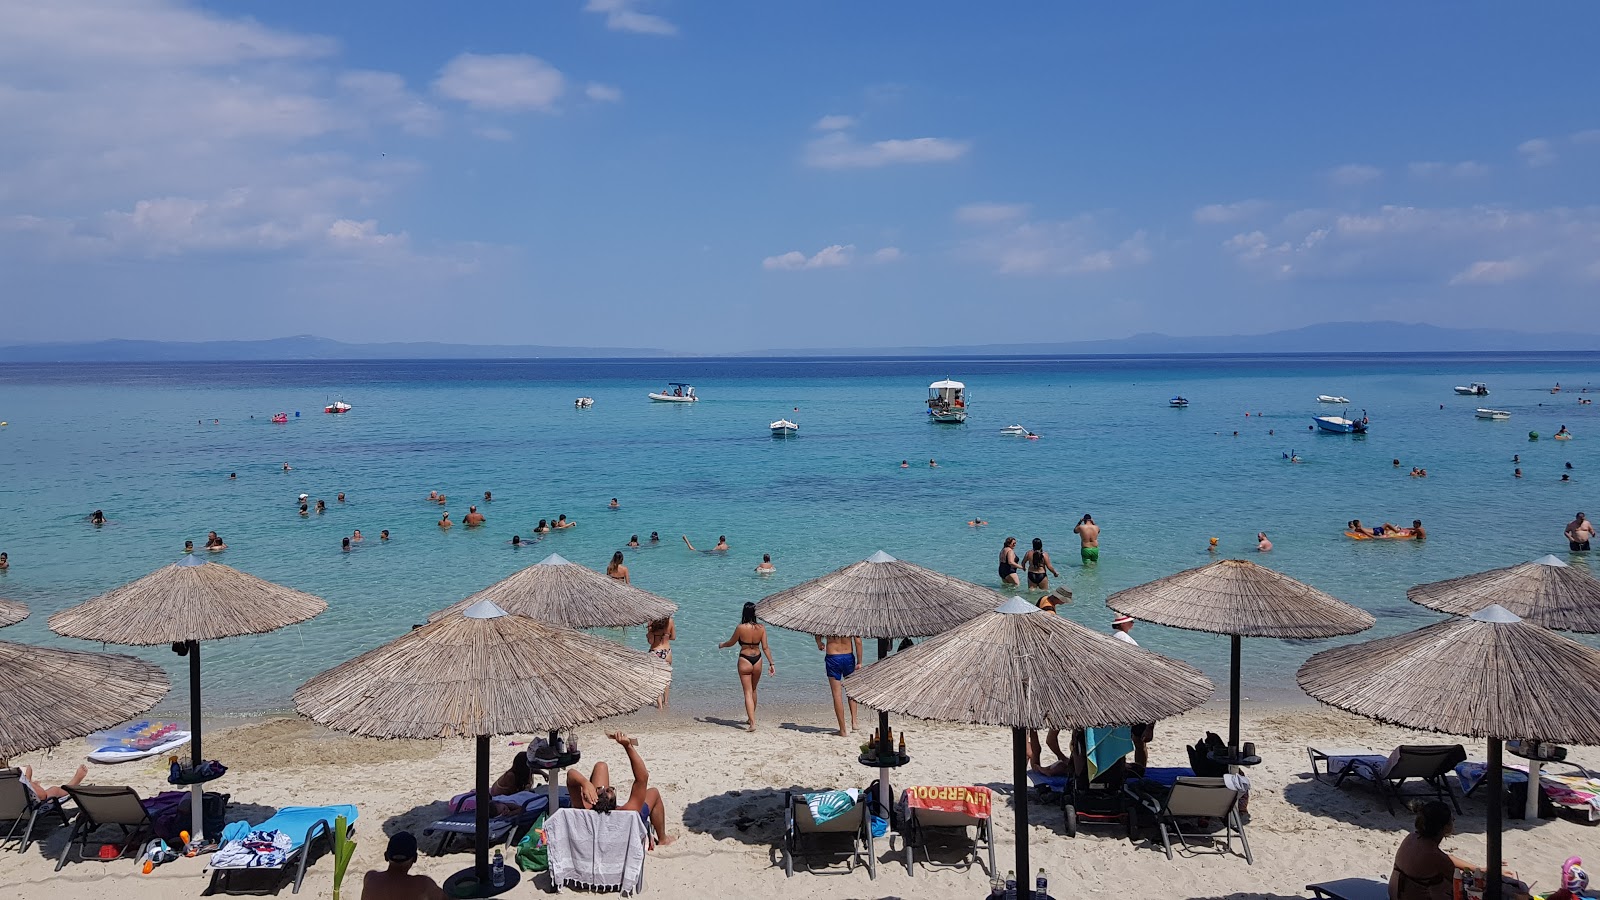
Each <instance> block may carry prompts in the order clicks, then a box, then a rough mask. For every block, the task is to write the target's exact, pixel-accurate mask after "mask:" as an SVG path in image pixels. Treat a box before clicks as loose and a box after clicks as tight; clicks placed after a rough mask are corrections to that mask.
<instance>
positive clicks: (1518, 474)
mask: <svg viewBox="0 0 1600 900" xmlns="http://www.w3.org/2000/svg"><path fill="white" fill-rule="evenodd" d="M1511 477H1512V478H1521V477H1522V470H1521V469H1515V470H1513V471H1512V472H1511Z"/></svg>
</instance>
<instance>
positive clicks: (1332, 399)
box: [1317, 394, 1350, 406]
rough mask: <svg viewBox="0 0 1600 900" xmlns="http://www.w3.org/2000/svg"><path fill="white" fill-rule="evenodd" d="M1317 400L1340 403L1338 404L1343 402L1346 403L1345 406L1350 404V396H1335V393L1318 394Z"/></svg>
mask: <svg viewBox="0 0 1600 900" xmlns="http://www.w3.org/2000/svg"><path fill="white" fill-rule="evenodd" d="M1317 402H1318V403H1338V404H1341V405H1344V406H1349V405H1350V398H1349V397H1338V396H1335V395H1333V394H1318V395H1317Z"/></svg>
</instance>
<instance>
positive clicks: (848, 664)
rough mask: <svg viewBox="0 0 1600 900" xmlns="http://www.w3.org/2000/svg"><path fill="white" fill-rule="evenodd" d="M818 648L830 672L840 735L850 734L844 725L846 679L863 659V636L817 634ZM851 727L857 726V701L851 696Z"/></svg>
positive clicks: (830, 687) (829, 683)
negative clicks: (826, 635)
mask: <svg viewBox="0 0 1600 900" xmlns="http://www.w3.org/2000/svg"><path fill="white" fill-rule="evenodd" d="M816 637H817V649H818V650H821V651H822V652H823V653H824V654H826V655H825V656H823V658H822V662H823V666H824V667H825V668H826V669H827V672H828V689H829V690H831V691H832V692H833V712H834V714H835V715H837V716H838V717H839V736H840V737H846V736H848V735H849V734H850V732H849V730H847V729H846V728H845V727H844V704H845V692H844V679H845V677H846V676H848V675H849V674H850V673H851V672H854V671H855V670H856V665H857V664H858V663H860V661H861V638H858V637H840V636H838V635H829V636H828V637H823V636H822V635H820V634H819V635H817V636H816ZM850 727H851V728H855V727H856V701H855V698H850Z"/></svg>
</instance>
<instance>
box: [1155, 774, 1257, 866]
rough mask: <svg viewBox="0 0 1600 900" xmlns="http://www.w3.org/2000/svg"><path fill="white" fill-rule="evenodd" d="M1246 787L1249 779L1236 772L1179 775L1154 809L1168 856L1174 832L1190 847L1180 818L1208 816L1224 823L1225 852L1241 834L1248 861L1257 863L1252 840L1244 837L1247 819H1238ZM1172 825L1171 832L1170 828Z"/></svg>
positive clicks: (1209, 818)
mask: <svg viewBox="0 0 1600 900" xmlns="http://www.w3.org/2000/svg"><path fill="white" fill-rule="evenodd" d="M1245 787H1246V782H1245V781H1244V780H1243V779H1242V778H1241V777H1240V776H1237V775H1224V776H1223V777H1221V778H1199V777H1195V778H1179V779H1178V780H1177V782H1176V783H1175V784H1173V786H1172V791H1171V792H1170V793H1168V794H1167V796H1166V797H1165V798H1163V799H1162V800H1161V805H1160V806H1159V807H1158V808H1157V809H1156V810H1155V813H1156V817H1157V820H1158V822H1159V824H1160V826H1161V846H1162V847H1163V848H1164V849H1165V850H1166V851H1167V859H1171V858H1172V834H1177V836H1178V842H1179V843H1180V844H1182V845H1183V847H1184V849H1188V847H1189V836H1188V835H1186V834H1184V833H1183V826H1182V825H1181V824H1180V820H1183V819H1205V820H1208V821H1212V822H1216V823H1218V824H1220V825H1221V826H1222V835H1223V848H1222V852H1224V853H1227V852H1232V850H1233V837H1234V835H1238V836H1239V845H1240V847H1241V848H1243V850H1244V861H1245V863H1246V864H1248V865H1254V864H1255V857H1254V856H1252V855H1251V854H1250V839H1249V838H1247V837H1245V833H1244V822H1243V821H1242V820H1241V819H1240V818H1239V798H1240V797H1241V796H1243V795H1244V792H1245ZM1169 827H1170V828H1171V832H1169V831H1168V830H1167V829H1168V828H1169Z"/></svg>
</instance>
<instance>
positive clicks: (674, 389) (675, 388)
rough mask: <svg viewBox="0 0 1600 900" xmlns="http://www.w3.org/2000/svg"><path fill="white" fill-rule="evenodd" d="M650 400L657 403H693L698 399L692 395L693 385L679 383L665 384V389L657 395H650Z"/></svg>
mask: <svg viewBox="0 0 1600 900" xmlns="http://www.w3.org/2000/svg"><path fill="white" fill-rule="evenodd" d="M650 399H651V400H654V401H656V402H657V403H695V402H698V401H699V399H700V398H699V397H696V396H695V394H694V385H692V384H685V383H683V382H681V381H669V382H667V388H666V390H664V391H661V392H660V393H657V394H651V395H650Z"/></svg>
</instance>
